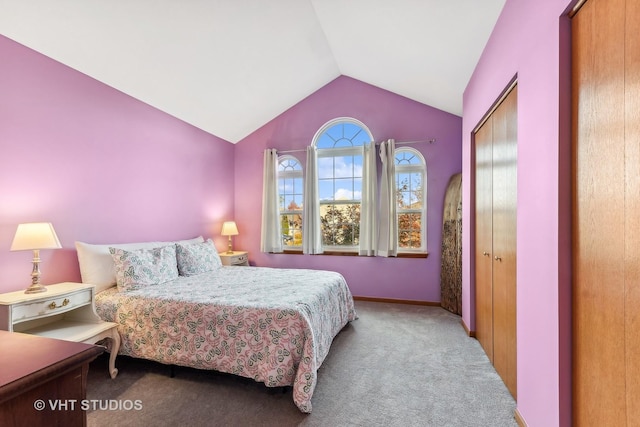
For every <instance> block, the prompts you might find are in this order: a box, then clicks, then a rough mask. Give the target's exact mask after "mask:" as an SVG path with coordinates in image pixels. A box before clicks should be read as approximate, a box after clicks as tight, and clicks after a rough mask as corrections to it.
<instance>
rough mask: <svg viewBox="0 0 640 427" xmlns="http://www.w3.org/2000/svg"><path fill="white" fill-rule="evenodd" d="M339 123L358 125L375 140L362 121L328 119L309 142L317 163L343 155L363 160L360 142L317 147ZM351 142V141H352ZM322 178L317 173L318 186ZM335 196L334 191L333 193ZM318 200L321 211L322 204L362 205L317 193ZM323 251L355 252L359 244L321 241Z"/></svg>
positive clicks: (357, 202)
mask: <svg viewBox="0 0 640 427" xmlns="http://www.w3.org/2000/svg"><path fill="white" fill-rule="evenodd" d="M341 124H352V125H355V126H358V127H359V128H360V129H362V131H364V132H365V133H366V135H367V136H368V138H369V140H368V141H367V142H373V141H375V139H374V138H373V135H372V134H371V131H370V130H369V128H368V127H367V126H366V125H365V124H364V123H362V122H361V121H359V120H357V119H354V118H352V117H338V118H335V119H332V120H329V121H328V122H326V123H325V124H324V125H322V126H321V127H320V129H318V131H317V132H316V134H315V135H314V137H313V140H312V142H311V144H312V146H313V147H315V148H316V151H317V159H318V163H320V159H326V158H336V157H345V156H360V158H361V159H362V160H364V143H362V144H361V145H351V146H347V147H343V146H341V147H331V148H320V147H318V142H319V141H320V138H321V137H322V136H323V135H324V134H325V133H326V132H327V131H328V130H330V129H331V128H333V127H334V126H337V125H341ZM359 134H360V133H359V132H358V133H357V134H355V135H354V136H353V137H352V138H351V139H350V141H351V140H353V139H354V138H355V137H357V136H358V135H359ZM352 143H353V142H352ZM316 167H317V168H318V169H319V164H318V165H316ZM362 178H363V177H359V179H360V181H361V182H362ZM323 179H324V178H320V174H318V187H320V182H321V180H323ZM333 179H334V180H335V179H336V177H335V169H334V177H333ZM351 179H356V178H355V177H354V176H353V175H352V176H351ZM334 196H335V193H334ZM318 198H319V200H318V202H319V204H320V210H321V211H322V206H323V205H324V206H328V205H341V204H342V205H353V204H357V205H358V206H362V199H359V200H358V199H347V200H336V199H335V198H333V199H331V200H323V199H322V198H320V194H318ZM357 226H358V227H359V224H357ZM320 227H321V228H322V223H321V225H320ZM359 231H360V229H359V228H358V242H359ZM322 247H323V249H324V251H325V253H327V252H329V253H344V254H347V253H349V254H351V253H357V252H358V251H359V248H360V245H359V244H358V245H326V244H324V243H323V245H322Z"/></svg>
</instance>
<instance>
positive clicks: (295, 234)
mask: <svg viewBox="0 0 640 427" xmlns="http://www.w3.org/2000/svg"><path fill="white" fill-rule="evenodd" d="M303 189H304V187H303V178H302V166H301V165H300V162H299V161H298V159H296V158H295V157H293V156H289V155H286V156H281V157H279V158H278V199H279V200H278V206H279V210H280V227H281V229H282V240H283V241H282V243H283V246H284V247H285V248H286V247H289V248H296V249H298V248H300V247H302V205H303Z"/></svg>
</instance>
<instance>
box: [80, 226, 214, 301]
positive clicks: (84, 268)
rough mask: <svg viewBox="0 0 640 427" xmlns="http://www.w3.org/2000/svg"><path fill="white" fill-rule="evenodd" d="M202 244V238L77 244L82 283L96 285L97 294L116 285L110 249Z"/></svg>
mask: <svg viewBox="0 0 640 427" xmlns="http://www.w3.org/2000/svg"><path fill="white" fill-rule="evenodd" d="M202 242H204V238H203V237H202V236H198V237H196V238H193V239H187V240H178V241H176V242H142V243H120V244H119V243H110V244H105V245H94V244H90V243H84V242H76V250H77V251H78V264H80V276H81V277H82V283H88V284H91V285H94V286H95V287H96V293H98V292H100V291H104V290H105V289H108V288H110V287H112V286H114V285H115V284H116V272H115V267H114V263H113V258H112V257H111V253H110V252H109V248H110V247H111V248H118V249H125V250H136V249H153V248H159V247H162V246H167V245H173V244H176V243H184V244H189V243H202Z"/></svg>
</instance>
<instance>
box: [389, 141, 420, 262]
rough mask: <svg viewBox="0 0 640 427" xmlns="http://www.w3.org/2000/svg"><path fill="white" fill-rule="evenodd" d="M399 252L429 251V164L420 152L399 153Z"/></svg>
mask: <svg viewBox="0 0 640 427" xmlns="http://www.w3.org/2000/svg"><path fill="white" fill-rule="evenodd" d="M395 167H396V200H397V221H398V252H426V250H427V221H426V219H427V215H426V213H427V204H426V200H427V190H426V188H427V164H426V162H425V161H424V157H423V156H422V154H420V152H419V151H418V150H415V149H413V148H406V147H402V148H398V149H396V151H395Z"/></svg>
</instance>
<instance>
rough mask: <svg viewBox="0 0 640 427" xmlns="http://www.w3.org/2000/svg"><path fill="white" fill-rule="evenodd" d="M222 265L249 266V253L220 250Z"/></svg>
mask: <svg viewBox="0 0 640 427" xmlns="http://www.w3.org/2000/svg"><path fill="white" fill-rule="evenodd" d="M220 260H221V261H222V265H235V266H243V267H248V266H249V253H248V252H247V251H233V252H232V253H228V252H220Z"/></svg>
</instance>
